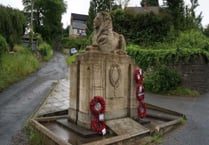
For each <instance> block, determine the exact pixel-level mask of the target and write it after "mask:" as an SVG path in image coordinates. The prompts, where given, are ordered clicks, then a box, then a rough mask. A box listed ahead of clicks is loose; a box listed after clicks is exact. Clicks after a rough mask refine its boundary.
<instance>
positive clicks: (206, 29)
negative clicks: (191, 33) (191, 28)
mask: <svg viewBox="0 0 209 145" xmlns="http://www.w3.org/2000/svg"><path fill="white" fill-rule="evenodd" d="M204 34H205V35H206V36H207V37H209V25H207V27H206V28H205V29H204Z"/></svg>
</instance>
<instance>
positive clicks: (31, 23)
mask: <svg viewBox="0 0 209 145" xmlns="http://www.w3.org/2000/svg"><path fill="white" fill-rule="evenodd" d="M33 9H34V0H31V17H30V33H31V48H32V50H33Z"/></svg>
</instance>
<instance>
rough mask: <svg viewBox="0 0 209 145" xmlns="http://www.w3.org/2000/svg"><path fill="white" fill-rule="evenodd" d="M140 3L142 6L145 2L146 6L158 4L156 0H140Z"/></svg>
mask: <svg viewBox="0 0 209 145" xmlns="http://www.w3.org/2000/svg"><path fill="white" fill-rule="evenodd" d="M140 4H141V6H142V7H144V6H145V4H146V6H159V2H158V0H142V1H141V3H140Z"/></svg>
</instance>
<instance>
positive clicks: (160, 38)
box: [111, 9, 173, 46]
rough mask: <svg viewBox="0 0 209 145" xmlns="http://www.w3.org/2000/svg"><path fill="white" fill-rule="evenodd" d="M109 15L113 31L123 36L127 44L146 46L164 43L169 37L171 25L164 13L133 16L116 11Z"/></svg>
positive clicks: (124, 11)
mask: <svg viewBox="0 0 209 145" xmlns="http://www.w3.org/2000/svg"><path fill="white" fill-rule="evenodd" d="M111 14H112V18H113V30H114V31H116V32H118V33H121V34H123V35H124V36H125V38H126V40H127V42H128V43H136V44H138V45H143V46H147V45H150V44H152V43H155V42H164V41H165V40H167V39H168V36H169V35H171V33H170V32H171V30H172V28H173V25H172V23H171V21H170V17H169V15H167V14H166V13H162V14H161V13H160V14H158V15H156V14H154V13H152V12H150V13H145V14H134V13H133V12H132V13H131V12H129V11H126V10H121V9H117V10H114V11H112V12H111Z"/></svg>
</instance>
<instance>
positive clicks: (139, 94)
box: [136, 84, 144, 101]
mask: <svg viewBox="0 0 209 145" xmlns="http://www.w3.org/2000/svg"><path fill="white" fill-rule="evenodd" d="M136 98H137V100H138V101H142V100H144V86H143V85H142V84H138V85H137V86H136Z"/></svg>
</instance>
